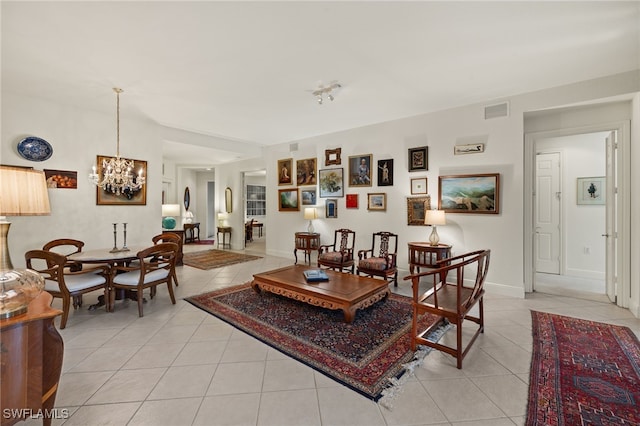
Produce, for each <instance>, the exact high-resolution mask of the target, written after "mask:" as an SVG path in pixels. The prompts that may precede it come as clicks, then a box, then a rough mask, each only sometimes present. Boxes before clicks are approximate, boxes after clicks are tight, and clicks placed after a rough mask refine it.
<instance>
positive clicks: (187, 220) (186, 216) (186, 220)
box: [184, 210, 193, 223]
mask: <svg viewBox="0 0 640 426" xmlns="http://www.w3.org/2000/svg"><path fill="white" fill-rule="evenodd" d="M191 222H193V213H191V212H190V211H189V210H187V211H186V212H184V223H191Z"/></svg>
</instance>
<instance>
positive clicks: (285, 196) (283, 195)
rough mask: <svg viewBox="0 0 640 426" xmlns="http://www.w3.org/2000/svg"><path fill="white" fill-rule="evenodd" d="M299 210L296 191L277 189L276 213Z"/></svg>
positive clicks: (298, 199) (298, 198)
mask: <svg viewBox="0 0 640 426" xmlns="http://www.w3.org/2000/svg"><path fill="white" fill-rule="evenodd" d="M299 210H300V197H298V189H297V188H291V189H279V190H278V211H281V212H297V211H299Z"/></svg>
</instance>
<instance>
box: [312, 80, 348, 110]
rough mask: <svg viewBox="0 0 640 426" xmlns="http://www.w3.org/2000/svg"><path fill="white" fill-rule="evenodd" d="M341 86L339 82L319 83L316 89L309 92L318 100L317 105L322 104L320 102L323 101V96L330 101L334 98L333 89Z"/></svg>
mask: <svg viewBox="0 0 640 426" xmlns="http://www.w3.org/2000/svg"><path fill="white" fill-rule="evenodd" d="M341 87H342V86H341V85H340V83H331V84H329V85H328V86H323V85H320V86H319V87H318V88H317V89H315V90H314V91H313V92H311V94H312V95H313V96H315V97H316V101H318V105H322V103H323V102H324V97H325V96H326V97H327V99H329V100H330V101H333V100H334V99H335V97H334V93H335V92H334V91H335V90H337V89H339V88H341Z"/></svg>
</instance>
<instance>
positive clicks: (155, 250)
mask: <svg viewBox="0 0 640 426" xmlns="http://www.w3.org/2000/svg"><path fill="white" fill-rule="evenodd" d="M178 249H179V247H178V245H177V244H176V243H158V244H156V245H153V246H151V247H148V248H146V249H144V250H140V251H139V252H138V253H137V257H138V260H137V261H136V263H135V265H134V264H132V265H131V266H125V265H117V266H114V267H113V268H111V291H110V294H109V297H110V306H111V307H112V310H113V306H114V304H115V290H116V289H118V288H120V289H124V290H135V291H136V295H137V301H138V316H140V317H142V316H144V315H143V312H142V302H143V297H142V292H143V290H144V289H146V288H153V287H155V286H158V285H159V284H162V283H167V289H168V290H169V297H170V298H171V303H173V304H174V305H175V304H176V298H175V296H174V295H173V285H172V284H171V280H172V279H173V277H174V274H175V266H176V257H177V255H178ZM154 296H155V291H154V290H151V298H152V299H153V297H154Z"/></svg>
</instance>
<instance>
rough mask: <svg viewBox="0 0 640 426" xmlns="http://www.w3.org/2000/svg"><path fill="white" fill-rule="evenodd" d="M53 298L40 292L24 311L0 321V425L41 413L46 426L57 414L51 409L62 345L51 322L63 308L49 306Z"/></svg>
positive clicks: (58, 373) (60, 366)
mask: <svg viewBox="0 0 640 426" xmlns="http://www.w3.org/2000/svg"><path fill="white" fill-rule="evenodd" d="M52 300H53V297H52V296H51V295H50V294H49V293H47V292H42V293H41V294H40V295H39V296H38V297H37V298H35V299H34V300H32V301H31V303H30V304H29V310H28V311H27V313H25V314H23V315H18V316H16V317H12V318H7V319H3V320H0V366H1V369H0V375H1V379H2V380H1V382H0V386H1V387H2V388H1V390H2V393H0V406H1V407H2V415H1V416H0V424H1V425H3V426H4V425H12V424H14V423H17V422H19V421H21V420H24V417H28V416H29V415H30V414H33V415H36V414H38V413H40V412H42V413H43V416H42V423H43V424H44V425H46V426H48V425H50V424H51V420H52V417H55V416H56V415H57V414H58V413H57V412H56V411H52V410H53V407H54V403H55V399H56V392H57V391H58V382H59V380H60V373H61V372H62V356H63V353H64V347H63V342H62V337H60V334H59V333H58V330H56V328H55V326H54V325H53V319H54V318H55V317H57V316H58V315H61V314H62V311H59V310H57V309H53V308H51V307H50V305H51V301H52ZM6 410H9V411H6ZM7 413H8V414H7ZM60 414H61V415H62V414H64V413H62V412H61V413H60ZM20 416H22V417H20Z"/></svg>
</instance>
